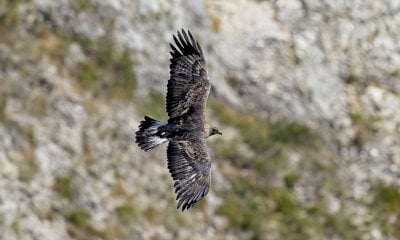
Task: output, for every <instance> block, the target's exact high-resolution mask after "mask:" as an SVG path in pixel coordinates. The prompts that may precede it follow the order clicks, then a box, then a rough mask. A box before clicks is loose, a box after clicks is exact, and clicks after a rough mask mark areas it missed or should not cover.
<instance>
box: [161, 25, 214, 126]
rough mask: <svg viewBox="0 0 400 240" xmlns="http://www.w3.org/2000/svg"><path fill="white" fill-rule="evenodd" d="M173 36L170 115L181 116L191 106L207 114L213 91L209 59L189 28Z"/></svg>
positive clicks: (199, 112) (169, 89) (168, 97)
mask: <svg viewBox="0 0 400 240" xmlns="http://www.w3.org/2000/svg"><path fill="white" fill-rule="evenodd" d="M177 36H178V37H176V36H175V35H174V41H175V45H176V46H174V45H172V44H170V46H171V49H172V51H171V56H172V58H171V59H170V60H171V65H170V79H169V80H168V85H167V88H168V91H167V106H166V108H167V113H168V116H169V117H170V118H174V117H179V116H182V115H183V114H185V113H187V112H188V111H189V110H190V109H192V110H195V112H197V113H198V114H204V108H205V105H206V103H207V98H208V94H209V92H210V82H209V80H208V76H207V66H206V60H205V58H204V55H203V51H202V49H201V47H200V45H199V43H198V42H197V41H196V40H195V39H194V38H193V36H192V34H191V33H190V31H188V33H186V32H185V31H184V30H182V33H180V32H178V34H177Z"/></svg>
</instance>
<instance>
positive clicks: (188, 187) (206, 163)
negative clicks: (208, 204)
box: [167, 139, 211, 211]
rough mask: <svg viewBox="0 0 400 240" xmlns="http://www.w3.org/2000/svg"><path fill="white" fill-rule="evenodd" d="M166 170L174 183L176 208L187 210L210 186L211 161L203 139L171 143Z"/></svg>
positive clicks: (204, 194) (168, 149) (205, 193)
mask: <svg viewBox="0 0 400 240" xmlns="http://www.w3.org/2000/svg"><path fill="white" fill-rule="evenodd" d="M167 156H168V169H169V172H170V173H171V176H172V178H173V179H174V181H175V184H174V187H175V193H176V200H177V201H178V204H177V208H178V209H179V208H180V207H182V211H183V210H185V209H189V208H190V207H192V206H193V205H194V204H195V203H196V202H198V201H199V200H201V199H202V198H203V197H204V196H206V195H207V193H208V191H209V189H210V184H211V174H210V172H211V160H210V156H209V155H208V152H207V146H206V142H205V139H197V140H193V141H180V142H174V141H171V142H170V143H169V145H168V148H167Z"/></svg>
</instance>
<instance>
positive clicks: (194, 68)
mask: <svg viewBox="0 0 400 240" xmlns="http://www.w3.org/2000/svg"><path fill="white" fill-rule="evenodd" d="M173 40H174V42H175V45H174V44H173V43H170V44H169V45H170V47H171V51H170V54H171V58H170V78H169V80H168V83H167V94H166V112H167V114H168V117H169V119H168V120H167V121H166V122H164V121H160V120H156V119H153V118H151V117H149V116H145V117H144V120H142V121H141V122H140V125H139V130H138V131H137V132H136V133H135V134H136V143H137V144H138V146H139V147H140V148H141V149H143V150H144V151H146V152H147V151H151V150H153V149H154V148H156V147H157V146H159V145H162V144H164V143H168V146H167V165H168V170H169V173H170V175H171V177H172V179H173V181H174V190H175V194H176V201H177V209H179V208H181V210H182V211H184V210H185V209H186V210H187V209H189V208H191V207H192V206H193V205H195V204H196V203H197V202H198V201H200V200H201V199H203V198H204V197H205V196H206V195H207V194H208V192H209V190H210V184H211V158H210V155H209V153H208V151H207V145H206V138H208V137H210V136H213V135H216V134H219V135H222V133H221V131H220V130H219V129H218V128H217V127H215V126H213V125H211V124H209V123H208V122H206V120H205V114H204V112H205V109H206V104H207V98H208V95H209V93H210V88H211V84H210V80H209V77H208V73H207V64H206V59H205V57H204V53H203V50H202V48H201V47H200V44H199V43H198V41H197V40H196V39H195V38H194V37H193V35H192V33H191V32H190V30H187V32H186V31H185V30H184V29H182V30H181V31H180V32H179V31H177V34H176V35H175V34H174V35H173Z"/></svg>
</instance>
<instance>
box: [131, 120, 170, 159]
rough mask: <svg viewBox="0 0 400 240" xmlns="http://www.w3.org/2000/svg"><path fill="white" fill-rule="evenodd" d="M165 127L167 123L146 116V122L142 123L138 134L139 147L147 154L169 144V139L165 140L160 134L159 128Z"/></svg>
mask: <svg viewBox="0 0 400 240" xmlns="http://www.w3.org/2000/svg"><path fill="white" fill-rule="evenodd" d="M164 125H166V123H165V122H161V121H158V120H155V119H152V118H151V117H148V116H145V117H144V120H143V121H141V122H140V125H139V131H137V132H136V143H137V144H138V145H139V147H140V148H141V149H143V150H145V151H146V152H147V151H150V150H152V149H154V148H155V147H157V146H158V145H161V144H163V143H166V142H168V139H167V138H163V137H161V136H160V134H159V127H162V126H164Z"/></svg>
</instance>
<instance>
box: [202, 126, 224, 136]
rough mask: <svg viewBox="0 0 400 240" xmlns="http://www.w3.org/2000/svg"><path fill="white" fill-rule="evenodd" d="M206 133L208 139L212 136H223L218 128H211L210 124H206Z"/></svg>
mask: <svg viewBox="0 0 400 240" xmlns="http://www.w3.org/2000/svg"><path fill="white" fill-rule="evenodd" d="M205 132H206V137H209V136H212V135H215V134H219V135H222V132H220V131H219V129H218V128H217V127H214V126H211V125H209V124H206V126H205Z"/></svg>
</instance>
